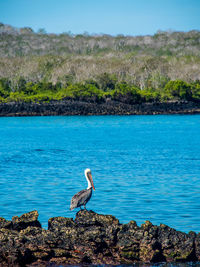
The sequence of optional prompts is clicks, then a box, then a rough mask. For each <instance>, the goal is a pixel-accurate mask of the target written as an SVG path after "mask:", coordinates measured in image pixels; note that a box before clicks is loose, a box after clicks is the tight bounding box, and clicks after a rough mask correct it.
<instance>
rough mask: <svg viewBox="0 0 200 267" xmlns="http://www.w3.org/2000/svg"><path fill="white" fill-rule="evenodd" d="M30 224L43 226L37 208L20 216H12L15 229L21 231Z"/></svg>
mask: <svg viewBox="0 0 200 267" xmlns="http://www.w3.org/2000/svg"><path fill="white" fill-rule="evenodd" d="M28 226H35V227H41V224H40V222H39V221H38V212H37V211H36V210H35V211H31V212H29V213H25V214H23V215H22V216H20V217H18V216H14V217H13V218H12V228H13V229H14V230H18V231H20V230H22V229H25V228H27V227H28Z"/></svg>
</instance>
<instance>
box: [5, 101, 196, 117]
mask: <svg viewBox="0 0 200 267" xmlns="http://www.w3.org/2000/svg"><path fill="white" fill-rule="evenodd" d="M197 113H200V103H199V102H188V101H171V102H159V103H158V102H155V103H142V104H134V105H130V104H125V103H122V102H117V101H111V100H107V101H106V102H105V103H89V102H82V101H72V100H66V101H52V102H49V103H47V102H43V103H24V102H12V103H1V104H0V116H1V117H8V116H53V115H152V114H197Z"/></svg>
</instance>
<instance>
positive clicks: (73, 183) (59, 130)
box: [0, 115, 200, 232]
mask: <svg viewBox="0 0 200 267" xmlns="http://www.w3.org/2000/svg"><path fill="white" fill-rule="evenodd" d="M85 168H90V169H91V170H92V174H93V179H94V185H95V188H96V190H95V192H94V193H93V196H92V198H91V200H90V202H89V203H88V205H87V208H88V209H92V210H94V211H95V212H98V213H103V214H112V215H114V216H116V217H117V218H119V220H120V222H121V223H126V222H128V221H130V220H135V221H136V222H137V223H138V225H141V223H143V222H144V221H145V220H150V221H151V222H152V223H153V224H156V225H159V224H160V223H164V224H167V225H169V226H171V227H174V228H176V229H177V230H181V231H185V232H189V231H190V230H193V231H196V232H200V223H199V221H200V116H199V115H157V116H68V117H64V116H63V117H21V118H20V117H16V118H0V196H1V198H0V203H1V204H0V217H4V218H6V219H11V218H12V216H13V215H21V214H23V213H25V212H28V211H31V210H35V209H36V210H38V212H39V220H40V222H41V223H42V226H43V227H47V221H48V218H50V217H55V216H66V217H75V214H76V211H77V210H75V211H70V210H69V205H70V200H71V197H72V196H73V195H74V194H75V193H76V192H78V191H80V190H81V189H84V188H86V187H87V182H86V180H85V177H84V169H85Z"/></svg>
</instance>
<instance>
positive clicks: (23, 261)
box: [0, 210, 200, 266]
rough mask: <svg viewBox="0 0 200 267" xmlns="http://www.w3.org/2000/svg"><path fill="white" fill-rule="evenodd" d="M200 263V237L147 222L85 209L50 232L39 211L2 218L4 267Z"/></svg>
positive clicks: (58, 220) (56, 221) (53, 221)
mask: <svg viewBox="0 0 200 267" xmlns="http://www.w3.org/2000/svg"><path fill="white" fill-rule="evenodd" d="M190 261H200V233H199V234H196V233H194V232H190V233H189V234H186V233H183V232H179V231H176V230H175V229H173V228H170V227H168V226H167V225H164V224H161V225H160V226H156V225H153V224H152V223H151V222H149V221H146V222H145V223H144V224H142V225H141V227H139V226H137V224H136V222H135V221H130V222H129V223H127V224H120V223H119V221H118V219H116V218H115V217H113V216H111V215H101V214H97V213H95V212H93V211H87V210H82V211H79V212H78V213H77V214H76V218H75V220H73V219H72V218H65V217H54V218H50V219H49V221H48V230H46V229H43V228H42V227H41V224H40V222H39V221H38V212H37V211H32V212H29V213H26V214H23V215H22V216H20V217H18V216H14V217H13V218H12V221H8V220H5V219H4V218H0V266H58V265H62V266H65V265H83V264H84V265H88V264H95V265H97V264H98V265H100V264H109V265H119V264H133V263H136V262H137V263H139V262H143V263H157V262H190Z"/></svg>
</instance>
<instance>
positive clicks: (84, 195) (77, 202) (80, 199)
mask: <svg viewBox="0 0 200 267" xmlns="http://www.w3.org/2000/svg"><path fill="white" fill-rule="evenodd" d="M85 177H86V180H87V182H88V187H87V189H83V190H81V191H80V192H78V193H77V194H75V195H74V196H73V197H72V199H71V204H70V210H73V209H75V208H78V207H80V209H81V206H84V209H86V204H87V202H88V201H89V200H90V198H91V196H92V188H93V189H94V190H95V188H94V183H93V179H92V173H91V170H90V169H85Z"/></svg>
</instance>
